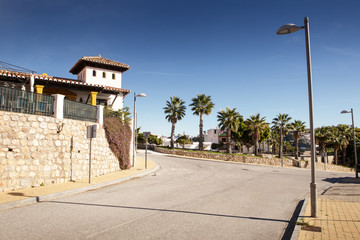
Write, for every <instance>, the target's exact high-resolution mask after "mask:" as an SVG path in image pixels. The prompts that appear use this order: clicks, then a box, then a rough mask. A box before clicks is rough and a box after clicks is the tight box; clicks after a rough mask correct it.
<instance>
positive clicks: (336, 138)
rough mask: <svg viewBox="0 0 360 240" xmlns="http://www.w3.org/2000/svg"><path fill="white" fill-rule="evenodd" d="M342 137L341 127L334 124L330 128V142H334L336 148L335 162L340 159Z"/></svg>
mask: <svg viewBox="0 0 360 240" xmlns="http://www.w3.org/2000/svg"><path fill="white" fill-rule="evenodd" d="M341 139H342V136H340V132H339V129H338V128H337V127H334V126H332V127H331V129H330V143H332V145H333V148H334V162H335V164H338V160H339V150H340V148H341Z"/></svg>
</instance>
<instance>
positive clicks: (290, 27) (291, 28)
mask: <svg viewBox="0 0 360 240" xmlns="http://www.w3.org/2000/svg"><path fill="white" fill-rule="evenodd" d="M303 28H304V27H298V26H296V25H295V24H293V23H288V24H286V25H283V26H281V27H280V28H279V29H278V30H277V32H276V34H278V35H283V34H288V33H293V32H297V31H299V30H300V29H303Z"/></svg>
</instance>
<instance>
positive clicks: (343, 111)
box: [340, 110, 351, 113]
mask: <svg viewBox="0 0 360 240" xmlns="http://www.w3.org/2000/svg"><path fill="white" fill-rule="evenodd" d="M340 113H351V112H350V111H346V110H342V111H341V112H340Z"/></svg>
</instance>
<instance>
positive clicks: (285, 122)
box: [272, 113, 291, 158]
mask: <svg viewBox="0 0 360 240" xmlns="http://www.w3.org/2000/svg"><path fill="white" fill-rule="evenodd" d="M290 120H291V117H289V115H288V114H281V113H279V115H277V117H276V118H274V119H273V121H272V123H273V124H274V125H275V127H276V128H278V129H279V130H280V132H279V133H280V134H279V135H280V147H279V158H282V156H283V137H284V135H285V132H286V131H287V130H288V128H289V121H290Z"/></svg>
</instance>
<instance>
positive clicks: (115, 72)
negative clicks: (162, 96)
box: [0, 55, 130, 110]
mask: <svg viewBox="0 0 360 240" xmlns="http://www.w3.org/2000/svg"><path fill="white" fill-rule="evenodd" d="M129 69H130V67H129V66H128V65H127V64H124V63H120V62H116V61H113V60H109V59H106V58H103V57H101V56H100V55H99V56H90V57H82V58H81V59H79V60H78V61H77V62H76V63H75V65H74V66H73V67H72V68H71V69H70V72H71V73H72V74H75V75H77V78H76V79H68V78H63V77H54V76H49V75H47V74H41V75H40V74H35V73H32V72H21V71H16V70H15V71H14V70H12V69H6V68H3V69H1V68H0V83H1V82H2V85H4V86H11V87H13V88H18V89H22V90H28V91H31V92H34V91H35V92H36V93H41V94H48V95H51V94H62V95H65V99H68V100H73V101H77V102H82V103H87V104H91V105H99V104H100V105H106V106H111V107H112V109H113V110H118V109H121V108H123V101H124V98H125V96H126V95H127V94H129V93H130V90H128V89H123V88H121V85H122V74H123V73H124V72H125V71H127V70H129Z"/></svg>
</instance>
